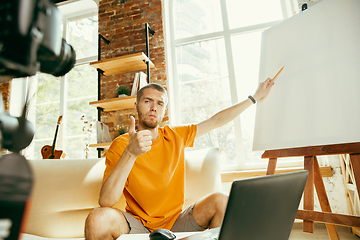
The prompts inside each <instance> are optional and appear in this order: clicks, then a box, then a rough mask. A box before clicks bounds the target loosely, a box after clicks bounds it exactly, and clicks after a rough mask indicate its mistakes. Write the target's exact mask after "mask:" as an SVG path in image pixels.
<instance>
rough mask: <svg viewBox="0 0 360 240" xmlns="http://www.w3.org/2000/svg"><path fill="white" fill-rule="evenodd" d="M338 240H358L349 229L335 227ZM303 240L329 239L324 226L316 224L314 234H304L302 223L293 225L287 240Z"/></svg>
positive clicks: (359, 239)
mask: <svg viewBox="0 0 360 240" xmlns="http://www.w3.org/2000/svg"><path fill="white" fill-rule="evenodd" d="M337 230H338V233H339V237H340V240H360V238H359V237H358V236H356V235H354V234H353V233H352V232H351V231H350V228H347V227H342V226H337ZM303 239H309V240H311V239H330V238H329V235H328V233H327V231H326V227H325V225H324V224H321V223H316V224H315V231H314V233H304V232H303V230H302V223H294V227H293V230H292V231H291V234H290V238H289V240H303Z"/></svg>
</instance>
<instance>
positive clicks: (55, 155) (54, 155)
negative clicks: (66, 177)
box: [41, 116, 66, 159]
mask: <svg viewBox="0 0 360 240" xmlns="http://www.w3.org/2000/svg"><path fill="white" fill-rule="evenodd" d="M61 121H62V116H60V117H59V119H58V122H57V125H56V131H55V136H54V141H53V144H52V146H50V145H45V146H43V147H42V148H41V155H42V157H43V159H60V158H65V156H66V154H65V153H64V152H63V151H62V150H55V143H56V138H57V133H58V130H59V126H60V124H61Z"/></svg>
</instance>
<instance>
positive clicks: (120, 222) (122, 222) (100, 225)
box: [85, 207, 130, 239]
mask: <svg viewBox="0 0 360 240" xmlns="http://www.w3.org/2000/svg"><path fill="white" fill-rule="evenodd" d="M129 231H130V229H129V226H128V224H127V221H126V219H125V217H124V215H123V214H122V213H121V211H119V210H117V209H114V208H109V207H100V208H95V209H93V210H92V211H91V212H90V214H89V215H88V217H87V218H86V221H85V238H86V239H112V238H116V237H118V236H120V235H121V234H126V233H129Z"/></svg>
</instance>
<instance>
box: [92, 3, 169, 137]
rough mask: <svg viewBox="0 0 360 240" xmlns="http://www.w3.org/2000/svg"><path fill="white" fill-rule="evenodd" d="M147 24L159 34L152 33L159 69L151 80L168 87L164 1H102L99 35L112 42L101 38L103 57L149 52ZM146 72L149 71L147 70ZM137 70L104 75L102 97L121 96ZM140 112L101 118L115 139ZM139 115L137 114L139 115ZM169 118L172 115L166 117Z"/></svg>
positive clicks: (153, 58) (153, 57)
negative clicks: (120, 89) (121, 127)
mask: <svg viewBox="0 0 360 240" xmlns="http://www.w3.org/2000/svg"><path fill="white" fill-rule="evenodd" d="M145 23H148V24H149V25H150V27H151V29H152V30H154V31H155V35H149V37H150V38H149V43H150V44H149V45H150V47H149V49H150V59H151V61H152V62H153V63H154V65H155V68H154V69H151V70H150V81H151V82H155V83H159V84H161V85H163V86H164V87H166V65H165V43H164V32H163V30H164V27H163V18H162V4H161V0H152V1H149V0H100V1H99V34H101V35H102V36H104V37H105V38H106V39H108V40H110V41H111V43H110V44H108V45H107V44H106V43H105V42H104V41H101V60H103V59H109V58H113V57H118V56H123V55H128V54H132V53H138V52H144V53H145V52H146V44H145V41H146V36H145ZM144 72H145V73H146V70H144ZM134 76H135V72H130V73H125V74H118V75H113V76H104V75H102V76H101V78H100V79H101V86H100V88H101V99H110V98H114V97H117V88H118V87H119V86H121V85H125V86H128V87H129V89H131V87H132V83H133V79H134ZM130 115H134V116H135V115H136V112H135V110H133V109H126V110H121V111H114V112H102V113H101V121H102V122H104V123H106V124H107V125H108V126H109V130H110V135H111V137H112V138H115V137H116V136H117V135H118V133H117V132H116V131H115V130H114V127H116V126H117V125H124V126H128V125H129V123H130V121H129V116H130ZM136 118H137V116H136ZM164 121H165V122H167V121H168V116H167V115H166V116H165V117H164Z"/></svg>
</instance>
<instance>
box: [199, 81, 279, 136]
mask: <svg viewBox="0 0 360 240" xmlns="http://www.w3.org/2000/svg"><path fill="white" fill-rule="evenodd" d="M273 85H274V81H272V79H271V78H268V79H266V80H265V81H264V82H262V83H260V85H259V87H258V89H257V90H256V92H255V94H254V95H253V96H252V97H253V98H254V99H255V100H256V101H259V100H261V99H263V98H264V97H265V96H266V95H267V94H268V93H269V91H270V89H271V87H272V86H273ZM252 104H253V102H252V100H251V99H250V98H248V99H246V100H244V101H242V102H240V103H237V104H235V105H233V106H231V107H229V108H226V109H224V110H222V111H220V112H218V113H216V114H215V115H213V116H212V117H210V118H209V119H206V120H205V121H203V122H200V123H198V124H197V132H196V138H198V137H201V136H202V135H204V134H206V133H208V132H210V131H211V130H213V129H215V128H218V127H221V126H223V125H225V124H227V123H228V122H230V121H232V120H234V119H235V118H236V117H237V116H239V115H240V114H241V113H242V112H243V111H245V110H246V109H247V108H248V107H250V106H251V105H252Z"/></svg>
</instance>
